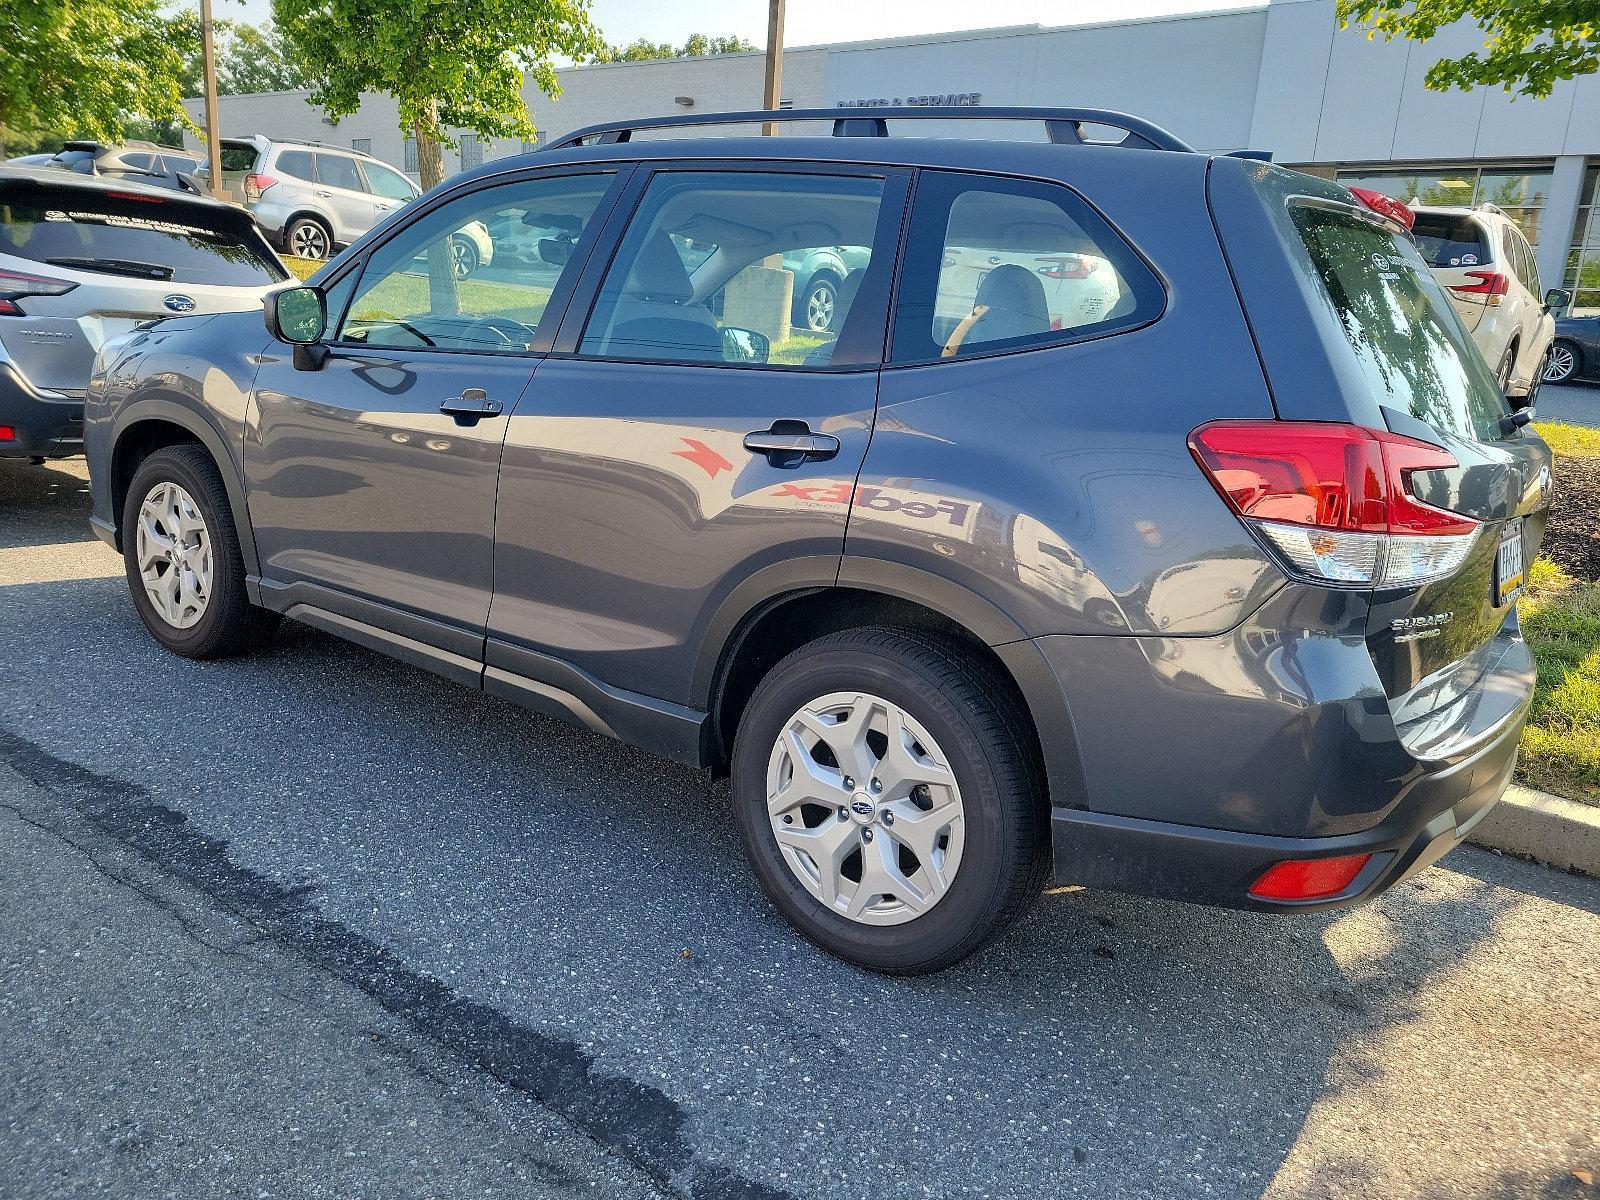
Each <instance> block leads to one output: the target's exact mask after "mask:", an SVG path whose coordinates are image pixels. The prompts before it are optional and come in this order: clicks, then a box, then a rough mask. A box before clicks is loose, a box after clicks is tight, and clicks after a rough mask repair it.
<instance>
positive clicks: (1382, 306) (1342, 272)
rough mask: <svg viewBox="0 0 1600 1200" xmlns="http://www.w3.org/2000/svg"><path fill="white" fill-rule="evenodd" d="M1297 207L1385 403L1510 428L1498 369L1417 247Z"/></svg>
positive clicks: (1348, 333)
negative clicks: (1463, 324) (1496, 375)
mask: <svg viewBox="0 0 1600 1200" xmlns="http://www.w3.org/2000/svg"><path fill="white" fill-rule="evenodd" d="M1289 212H1290V216H1291V217H1292V218H1293V220H1294V224H1295V228H1296V229H1297V230H1299V233H1300V237H1301V239H1302V241H1303V243H1304V246H1305V250H1306V252H1307V253H1308V254H1309V256H1310V258H1311V264H1312V266H1313V268H1314V269H1315V271H1316V273H1317V276H1318V278H1320V279H1321V281H1322V285H1323V288H1324V289H1325V290H1326V293H1327V297H1328V300H1329V301H1330V302H1331V304H1332V306H1333V309H1334V313H1335V315H1336V316H1337V317H1338V319H1339V324H1340V326H1341V328H1342V329H1343V330H1344V335H1345V337H1346V338H1347V339H1348V340H1349V343H1350V348H1351V350H1352V351H1353V352H1354V356H1355V360H1356V362H1357V363H1358V364H1359V366H1360V368H1361V371H1362V373H1363V374H1364V375H1365V376H1366V380H1367V383H1368V385H1369V386H1370V387H1371V389H1372V391H1373V393H1374V394H1375V395H1376V396H1377V397H1378V400H1379V402H1380V403H1382V404H1386V405H1388V406H1389V407H1391V408H1395V409H1399V410H1400V411H1402V412H1408V413H1410V414H1411V415H1412V416H1414V417H1416V418H1417V419H1418V420H1422V421H1426V422H1428V424H1430V425H1433V426H1434V427H1435V428H1438V429H1441V430H1445V431H1447V432H1450V433H1457V434H1460V435H1462V436H1464V437H1470V438H1476V439H1478V440H1480V441H1495V440H1497V439H1499V438H1500V437H1501V436H1503V435H1502V432H1501V428H1500V421H1501V419H1502V418H1503V417H1504V416H1505V415H1506V413H1507V411H1508V409H1507V408H1506V404H1505V401H1504V399H1503V398H1502V397H1501V395H1500V391H1499V388H1498V387H1497V386H1496V384H1495V381H1494V376H1493V375H1492V374H1490V372H1489V368H1488V367H1486V366H1485V365H1484V362H1483V359H1482V357H1481V356H1480V355H1479V354H1478V352H1477V350H1476V349H1475V348H1474V346H1473V345H1472V341H1471V338H1470V337H1469V335H1468V334H1467V333H1466V331H1465V330H1464V329H1463V328H1462V327H1461V322H1460V319H1459V318H1458V317H1457V316H1456V315H1455V311H1454V309H1453V308H1452V307H1451V305H1450V302H1449V301H1448V300H1446V299H1445V296H1444V293H1443V292H1442V291H1441V290H1440V289H1439V285H1438V284H1437V283H1435V282H1434V279H1433V276H1432V275H1431V274H1430V273H1429V272H1428V270H1427V269H1426V266H1425V264H1424V263H1423V261H1422V259H1421V257H1420V255H1419V254H1418V252H1417V249H1416V247H1415V246H1413V245H1412V244H1411V242H1410V241H1408V240H1406V239H1404V238H1401V237H1399V236H1397V235H1396V234H1393V233H1390V232H1388V231H1387V230H1385V229H1384V228H1382V227H1380V226H1378V225H1375V224H1372V223H1371V222H1369V221H1366V220H1363V219H1362V218H1360V217H1358V216H1356V215H1355V214H1354V213H1351V212H1348V211H1345V210H1344V209H1342V208H1338V207H1323V206H1321V205H1319V204H1312V203H1307V202H1296V203H1293V204H1291V205H1290V209H1289Z"/></svg>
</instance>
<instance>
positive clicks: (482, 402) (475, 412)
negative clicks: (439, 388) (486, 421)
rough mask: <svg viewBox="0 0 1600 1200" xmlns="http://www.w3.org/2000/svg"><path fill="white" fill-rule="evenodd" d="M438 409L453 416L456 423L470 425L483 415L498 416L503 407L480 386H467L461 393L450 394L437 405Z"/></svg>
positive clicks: (503, 409) (479, 419) (448, 415)
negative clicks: (457, 394)
mask: <svg viewBox="0 0 1600 1200" xmlns="http://www.w3.org/2000/svg"><path fill="white" fill-rule="evenodd" d="M439 411H440V412H442V413H444V414H445V415H446V416H447V417H454V418H455V419H456V424H457V425H471V424H472V423H473V422H474V421H481V420H482V419H483V418H484V417H498V416H499V415H500V414H501V413H502V412H503V411H505V408H504V405H502V404H501V403H500V401H498V400H491V399H489V394H488V393H487V392H485V391H484V390H483V389H482V388H467V389H466V390H465V391H464V392H462V393H461V395H459V396H451V397H450V399H448V400H446V401H445V402H444V403H443V404H441V405H439Z"/></svg>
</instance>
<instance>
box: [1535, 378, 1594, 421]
mask: <svg viewBox="0 0 1600 1200" xmlns="http://www.w3.org/2000/svg"><path fill="white" fill-rule="evenodd" d="M1535 413H1536V415H1537V416H1538V419H1539V420H1541V421H1563V422H1565V423H1566V424H1568V425H1589V426H1593V427H1596V428H1600V387H1597V386H1596V385H1594V384H1592V383H1574V384H1568V385H1567V386H1566V387H1554V386H1551V387H1546V388H1541V389H1539V404H1538V407H1537V408H1536V409H1535Z"/></svg>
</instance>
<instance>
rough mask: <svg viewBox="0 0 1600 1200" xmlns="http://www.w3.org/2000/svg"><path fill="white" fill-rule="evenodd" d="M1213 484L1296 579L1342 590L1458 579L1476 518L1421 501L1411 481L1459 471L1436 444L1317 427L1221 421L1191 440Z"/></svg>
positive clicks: (1354, 428)
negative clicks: (1420, 474)
mask: <svg viewBox="0 0 1600 1200" xmlns="http://www.w3.org/2000/svg"><path fill="white" fill-rule="evenodd" d="M1189 449H1190V450H1191V451H1192V452H1193V453H1194V456H1195V460H1196V461H1197V462H1199V464H1200V466H1201V467H1202V469H1204V471H1205V473H1206V476H1207V478H1209V479H1210V480H1211V482H1212V484H1213V485H1214V486H1215V487H1216V489H1217V491H1218V492H1220V493H1221V494H1222V498H1223V499H1224V500H1226V501H1227V502H1228V506H1229V507H1230V508H1232V509H1233V511H1234V512H1235V513H1237V514H1238V515H1239V517H1240V519H1242V520H1243V521H1244V522H1245V523H1246V524H1247V525H1249V526H1250V527H1251V528H1252V529H1254V530H1256V531H1257V532H1259V533H1260V534H1261V535H1262V536H1263V537H1264V538H1265V539H1266V541H1267V542H1268V543H1269V544H1270V545H1271V546H1272V547H1273V548H1274V549H1275V550H1277V551H1278V553H1279V554H1280V555H1281V556H1282V557H1283V558H1284V559H1286V560H1287V565H1288V566H1289V567H1291V568H1292V569H1293V570H1294V571H1295V572H1296V573H1298V574H1300V575H1302V576H1305V577H1306V578H1308V579H1310V580H1313V581H1315V582H1317V583H1328V584H1335V585H1342V586H1345V587H1415V586H1418V585H1420V584H1424V583H1428V582H1430V581H1432V580H1435V579H1442V578H1445V577H1446V576H1449V575H1452V574H1454V573H1455V572H1456V570H1457V569H1458V568H1459V567H1460V566H1461V563H1462V561H1463V560H1464V559H1465V558H1466V556H1467V551H1468V550H1470V549H1471V548H1472V542H1473V539H1475V538H1476V537H1477V536H1478V530H1479V528H1480V526H1479V524H1478V522H1477V521H1474V520H1473V519H1472V518H1471V517H1467V516H1463V515H1462V514H1461V513H1458V512H1451V511H1449V510H1448V509H1443V508H1436V507H1434V506H1433V505H1431V504H1425V503H1423V502H1422V501H1421V500H1419V499H1417V497H1416V495H1415V494H1414V493H1413V492H1412V491H1411V476H1412V475H1414V474H1415V473H1416V472H1418V471H1439V470H1446V469H1448V468H1451V467H1455V466H1457V465H1459V464H1457V462H1456V460H1455V458H1454V457H1452V456H1451V455H1450V454H1449V453H1447V452H1446V451H1444V450H1441V449H1440V448H1439V447H1437V446H1431V445H1429V444H1428V443H1427V442H1419V441H1417V440H1416V439H1414V438H1408V437H1403V436H1401V435H1400V434H1396V433H1390V432H1388V431H1387V430H1382V429H1367V428H1365V427H1363V426H1360V425H1345V424H1338V423H1334V422H1317V421H1216V422H1213V423H1212V424H1209V425H1202V426H1200V428H1198V429H1196V430H1195V431H1194V432H1193V433H1192V434H1190V435H1189Z"/></svg>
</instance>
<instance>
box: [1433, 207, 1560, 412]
mask: <svg viewBox="0 0 1600 1200" xmlns="http://www.w3.org/2000/svg"><path fill="white" fill-rule="evenodd" d="M1413 212H1414V213H1415V221H1414V223H1413V225H1412V227H1411V232H1412V234H1413V235H1414V236H1415V238H1416V240H1417V246H1418V248H1419V249H1421V251H1422V257H1423V258H1424V259H1425V260H1426V261H1427V263H1428V265H1429V266H1430V267H1432V268H1433V275H1434V278H1435V279H1437V280H1438V281H1439V282H1440V284H1442V285H1443V287H1444V289H1445V295H1447V296H1449V297H1450V302H1451V304H1452V305H1454V307H1455V310H1456V312H1457V313H1459V314H1460V315H1461V320H1462V323H1463V324H1465V325H1466V327H1467V329H1468V330H1469V331H1470V332H1471V333H1472V340H1473V341H1474V342H1476V343H1477V346H1478V352H1479V353H1480V354H1482V355H1483V360H1484V361H1485V362H1486V363H1488V364H1489V369H1490V370H1492V371H1493V372H1494V373H1495V378H1496V379H1498V380H1499V381H1500V387H1501V389H1502V390H1503V391H1504V392H1505V394H1506V395H1507V396H1528V395H1530V394H1532V392H1533V391H1534V389H1535V388H1536V387H1537V386H1538V383H1539V380H1540V377H1541V375H1542V374H1543V372H1544V360H1545V356H1546V355H1547V354H1549V353H1550V343H1551V342H1552V341H1554V340H1555V336H1556V322H1555V318H1554V317H1552V316H1551V315H1550V310H1549V309H1548V308H1546V307H1545V303H1544V293H1543V292H1542V291H1541V290H1540V288H1539V268H1538V267H1537V266H1536V265H1535V263H1534V259H1533V249H1532V248H1531V247H1530V246H1529V245H1528V239H1527V238H1525V237H1524V236H1523V235H1522V230H1520V229H1518V228H1517V226H1516V223H1515V222H1514V221H1512V220H1511V218H1510V217H1508V216H1506V214H1505V213H1503V212H1502V211H1500V209H1498V208H1496V207H1495V206H1494V205H1492V204H1481V205H1479V206H1478V207H1477V208H1421V207H1419V208H1416V209H1414V210H1413Z"/></svg>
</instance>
